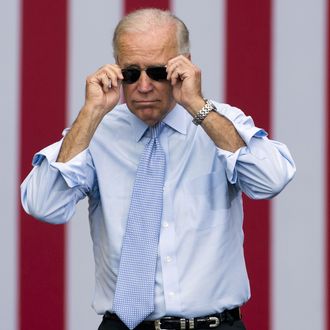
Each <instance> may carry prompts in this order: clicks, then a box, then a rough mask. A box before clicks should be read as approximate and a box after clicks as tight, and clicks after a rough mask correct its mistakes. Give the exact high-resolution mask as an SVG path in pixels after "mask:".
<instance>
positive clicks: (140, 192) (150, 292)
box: [113, 123, 166, 329]
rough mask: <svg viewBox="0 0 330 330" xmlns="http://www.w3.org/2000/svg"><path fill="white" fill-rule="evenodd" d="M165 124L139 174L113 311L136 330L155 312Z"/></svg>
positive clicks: (152, 140)
mask: <svg viewBox="0 0 330 330" xmlns="http://www.w3.org/2000/svg"><path fill="white" fill-rule="evenodd" d="M163 126H164V124H163V123H158V124H157V125H155V126H153V127H150V128H149V130H150V132H151V138H150V140H149V142H148V143H147V145H146V147H145V149H144V151H143V153H142V156H141V159H140V162H139V165H138V168H137V172H136V178H135V183H134V187H133V193H132V198H131V205H130V209H129V214H128V220H127V225H126V232H125V236H124V239H123V246H122V252H121V259H120V266H119V272H118V278H117V284H116V291H115V297H114V301H113V311H114V312H115V313H116V314H117V315H118V316H119V317H120V319H121V320H122V321H123V322H124V323H125V324H126V325H127V327H128V328H130V329H133V328H135V327H136V326H137V325H138V324H139V323H141V322H142V321H143V320H144V319H145V318H146V317H147V316H148V315H150V314H151V313H152V312H153V311H154V286H155V274H156V265H157V252H158V241H159V232H160V222H161V217H162V211H163V186H164V178H165V164H166V161H165V153H164V151H163V149H162V147H161V145H160V143H159V140H158V136H159V134H160V132H161V130H162V128H163Z"/></svg>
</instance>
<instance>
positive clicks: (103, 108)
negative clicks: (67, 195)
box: [57, 64, 124, 163]
mask: <svg viewBox="0 0 330 330" xmlns="http://www.w3.org/2000/svg"><path fill="white" fill-rule="evenodd" d="M123 78H124V77H123V75H122V73H121V69H120V67H119V66H118V65H116V64H107V65H105V66H103V67H102V68H100V69H99V70H97V71H96V72H95V73H94V74H92V75H90V76H88V77H87V80H86V95H85V104H84V106H83V107H82V109H81V110H80V112H79V114H78V117H77V118H76V120H75V121H74V123H73V125H72V127H71V129H70V131H69V132H68V134H67V135H66V136H65V138H64V140H63V143H62V146H61V150H60V152H59V155H58V157H57V161H58V162H62V163H65V162H67V161H69V160H70V159H72V158H73V157H75V156H76V155H78V154H79V153H80V152H82V151H83V150H85V149H86V148H88V146H89V143H90V141H91V139H92V137H93V135H94V133H95V131H96V129H97V127H98V125H99V123H100V122H101V120H102V119H103V117H104V116H105V115H106V114H107V113H108V112H109V111H111V110H112V109H113V108H114V107H115V106H116V105H117V103H118V102H119V98H120V85H121V81H122V80H123Z"/></svg>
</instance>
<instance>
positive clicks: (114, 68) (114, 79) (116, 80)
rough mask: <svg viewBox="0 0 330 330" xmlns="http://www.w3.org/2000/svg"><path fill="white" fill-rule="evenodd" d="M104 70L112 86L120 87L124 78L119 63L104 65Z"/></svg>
mask: <svg viewBox="0 0 330 330" xmlns="http://www.w3.org/2000/svg"><path fill="white" fill-rule="evenodd" d="M104 71H105V73H106V75H107V77H108V78H109V80H110V83H111V84H110V85H111V87H112V86H113V87H118V86H119V84H120V83H121V81H122V80H123V79H124V77H123V75H122V72H121V69H120V67H119V66H118V65H111V66H109V67H108V66H106V67H104Z"/></svg>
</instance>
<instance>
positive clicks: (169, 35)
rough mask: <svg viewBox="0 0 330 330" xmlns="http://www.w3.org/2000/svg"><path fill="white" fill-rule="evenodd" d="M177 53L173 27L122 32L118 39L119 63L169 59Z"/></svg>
mask: <svg viewBox="0 0 330 330" xmlns="http://www.w3.org/2000/svg"><path fill="white" fill-rule="evenodd" d="M177 53H178V41H177V36H176V31H175V29H168V28H167V29H165V28H163V29H159V28H158V29H153V30H150V31H147V32H129V33H123V34H122V35H121V36H120V38H119V40H118V58H117V59H116V60H117V62H118V63H119V64H123V63H126V62H132V61H133V62H134V59H135V58H137V59H138V60H141V59H142V58H145V59H146V60H148V59H149V60H152V59H157V58H158V59H159V60H161V61H164V60H166V61H167V60H169V58H168V57H174V56H176V55H177Z"/></svg>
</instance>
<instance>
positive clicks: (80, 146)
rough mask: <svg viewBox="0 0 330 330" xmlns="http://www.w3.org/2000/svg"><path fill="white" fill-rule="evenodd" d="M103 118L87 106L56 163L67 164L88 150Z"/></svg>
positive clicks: (71, 131) (66, 138)
mask: <svg viewBox="0 0 330 330" xmlns="http://www.w3.org/2000/svg"><path fill="white" fill-rule="evenodd" d="M102 118H103V115H101V114H100V113H99V112H98V111H94V109H93V108H92V107H91V106H88V105H85V106H84V107H83V108H82V109H81V111H80V112H79V115H78V117H77V118H76V120H75V121H74V123H73V125H72V127H71V129H70V131H69V132H68V133H67V135H66V136H65V138H64V140H63V143H62V147H61V149H60V152H59V155H58V157H57V160H56V161H57V162H61V163H66V162H67V161H69V160H71V159H72V158H74V157H75V156H76V155H78V154H79V153H80V152H82V151H83V150H85V149H87V148H88V146H89V143H90V141H91V139H92V137H93V135H94V133H95V131H96V129H97V127H98V125H99V123H100V122H101V120H102Z"/></svg>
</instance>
